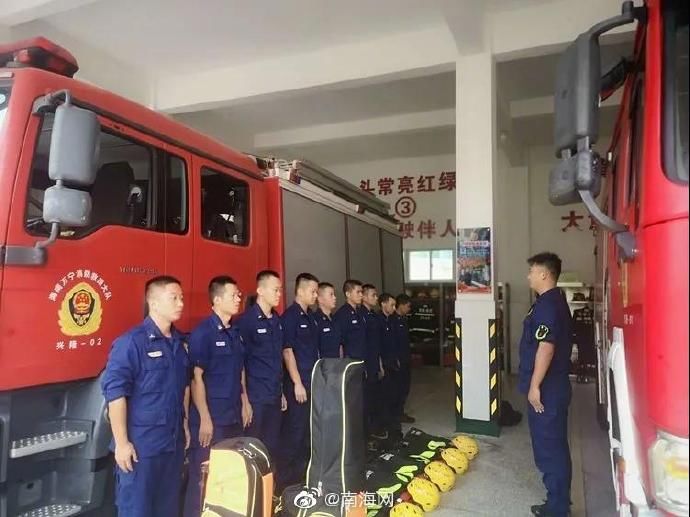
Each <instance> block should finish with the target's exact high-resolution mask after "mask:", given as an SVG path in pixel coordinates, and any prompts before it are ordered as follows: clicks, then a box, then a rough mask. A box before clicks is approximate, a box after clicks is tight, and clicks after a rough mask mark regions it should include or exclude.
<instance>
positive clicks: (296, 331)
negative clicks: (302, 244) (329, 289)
mask: <svg viewBox="0 0 690 517" xmlns="http://www.w3.org/2000/svg"><path fill="white" fill-rule="evenodd" d="M318 289H319V280H318V278H316V277H315V276H314V275H311V274H309V273H301V274H299V275H298V276H297V278H296V280H295V302H294V303H293V304H292V305H290V307H288V308H287V309H285V312H284V313H283V315H282V317H281V320H282V323H283V337H284V344H283V359H284V361H285V370H286V371H287V374H288V375H286V376H285V382H284V384H283V392H284V393H285V398H286V399H287V413H286V414H285V417H284V418H283V427H282V445H283V448H284V451H283V455H282V458H281V460H282V465H281V468H280V483H279V487H280V488H284V487H286V486H289V485H294V484H298V483H302V484H303V483H304V481H305V479H304V476H305V473H306V470H307V461H308V460H309V442H310V439H309V412H310V409H311V372H312V370H313V369H314V364H315V363H316V361H317V360H318V357H319V328H318V327H317V325H316V323H315V322H314V319H313V315H312V312H311V309H310V308H309V307H310V306H312V305H314V303H316V298H317V296H318Z"/></svg>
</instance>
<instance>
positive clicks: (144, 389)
mask: <svg viewBox="0 0 690 517" xmlns="http://www.w3.org/2000/svg"><path fill="white" fill-rule="evenodd" d="M145 297H146V306H147V310H148V316H147V317H146V319H145V320H144V322H143V323H141V324H140V325H137V326H136V327H134V328H133V329H132V330H130V331H129V332H127V333H125V334H124V335H122V336H120V337H119V338H117V339H116V340H115V342H114V343H113V346H112V349H111V351H110V356H109V357H108V362H107V364H106V368H105V372H104V374H103V380H102V389H103V396H104V397H105V400H106V402H107V403H108V417H109V419H110V426H111V428H112V432H113V443H112V447H113V449H114V453H115V462H116V464H117V465H116V467H115V479H116V504H117V506H118V514H119V516H120V517H170V516H171V515H176V514H177V513H178V511H179V503H180V488H181V487H180V484H181V481H182V465H183V462H184V454H185V448H186V447H187V446H188V445H189V430H188V427H187V410H186V408H187V407H188V403H189V402H188V401H189V381H190V363H189V358H188V356H187V344H186V343H185V341H184V337H183V335H182V334H181V333H180V332H178V331H177V329H176V328H175V327H174V326H173V323H174V322H176V321H178V320H179V319H180V317H181V316H182V309H183V307H184V303H183V299H182V298H183V296H182V287H181V285H180V282H179V281H178V280H177V279H175V278H173V277H170V276H158V277H155V278H153V279H151V280H149V281H148V282H147V283H146V290H145ZM163 481H164V482H163Z"/></svg>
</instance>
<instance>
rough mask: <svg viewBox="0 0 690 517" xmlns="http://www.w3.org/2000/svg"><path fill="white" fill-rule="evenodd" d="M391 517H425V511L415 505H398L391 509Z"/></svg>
mask: <svg viewBox="0 0 690 517" xmlns="http://www.w3.org/2000/svg"><path fill="white" fill-rule="evenodd" d="M390 517H424V510H422V509H421V508H420V507H419V506H417V505H416V504H413V503H398V504H396V505H395V506H393V508H391V511H390Z"/></svg>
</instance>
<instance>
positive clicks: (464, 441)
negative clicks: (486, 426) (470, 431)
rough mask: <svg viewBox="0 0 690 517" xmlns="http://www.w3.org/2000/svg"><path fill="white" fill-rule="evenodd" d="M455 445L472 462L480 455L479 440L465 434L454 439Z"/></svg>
mask: <svg viewBox="0 0 690 517" xmlns="http://www.w3.org/2000/svg"><path fill="white" fill-rule="evenodd" d="M453 445H454V446H455V447H456V448H458V449H459V450H460V452H464V453H465V454H466V455H467V459H469V460H470V461H472V460H473V459H474V458H475V457H476V456H477V454H479V444H477V440H475V439H474V438H472V437H470V436H466V435H464V434H459V435H458V436H456V437H455V438H453Z"/></svg>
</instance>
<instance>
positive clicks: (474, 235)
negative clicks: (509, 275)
mask: <svg viewBox="0 0 690 517" xmlns="http://www.w3.org/2000/svg"><path fill="white" fill-rule="evenodd" d="M457 262H458V263H457V268H458V295H462V294H470V293H472V294H491V228H487V227H483V228H462V229H459V230H458V260H457Z"/></svg>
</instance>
